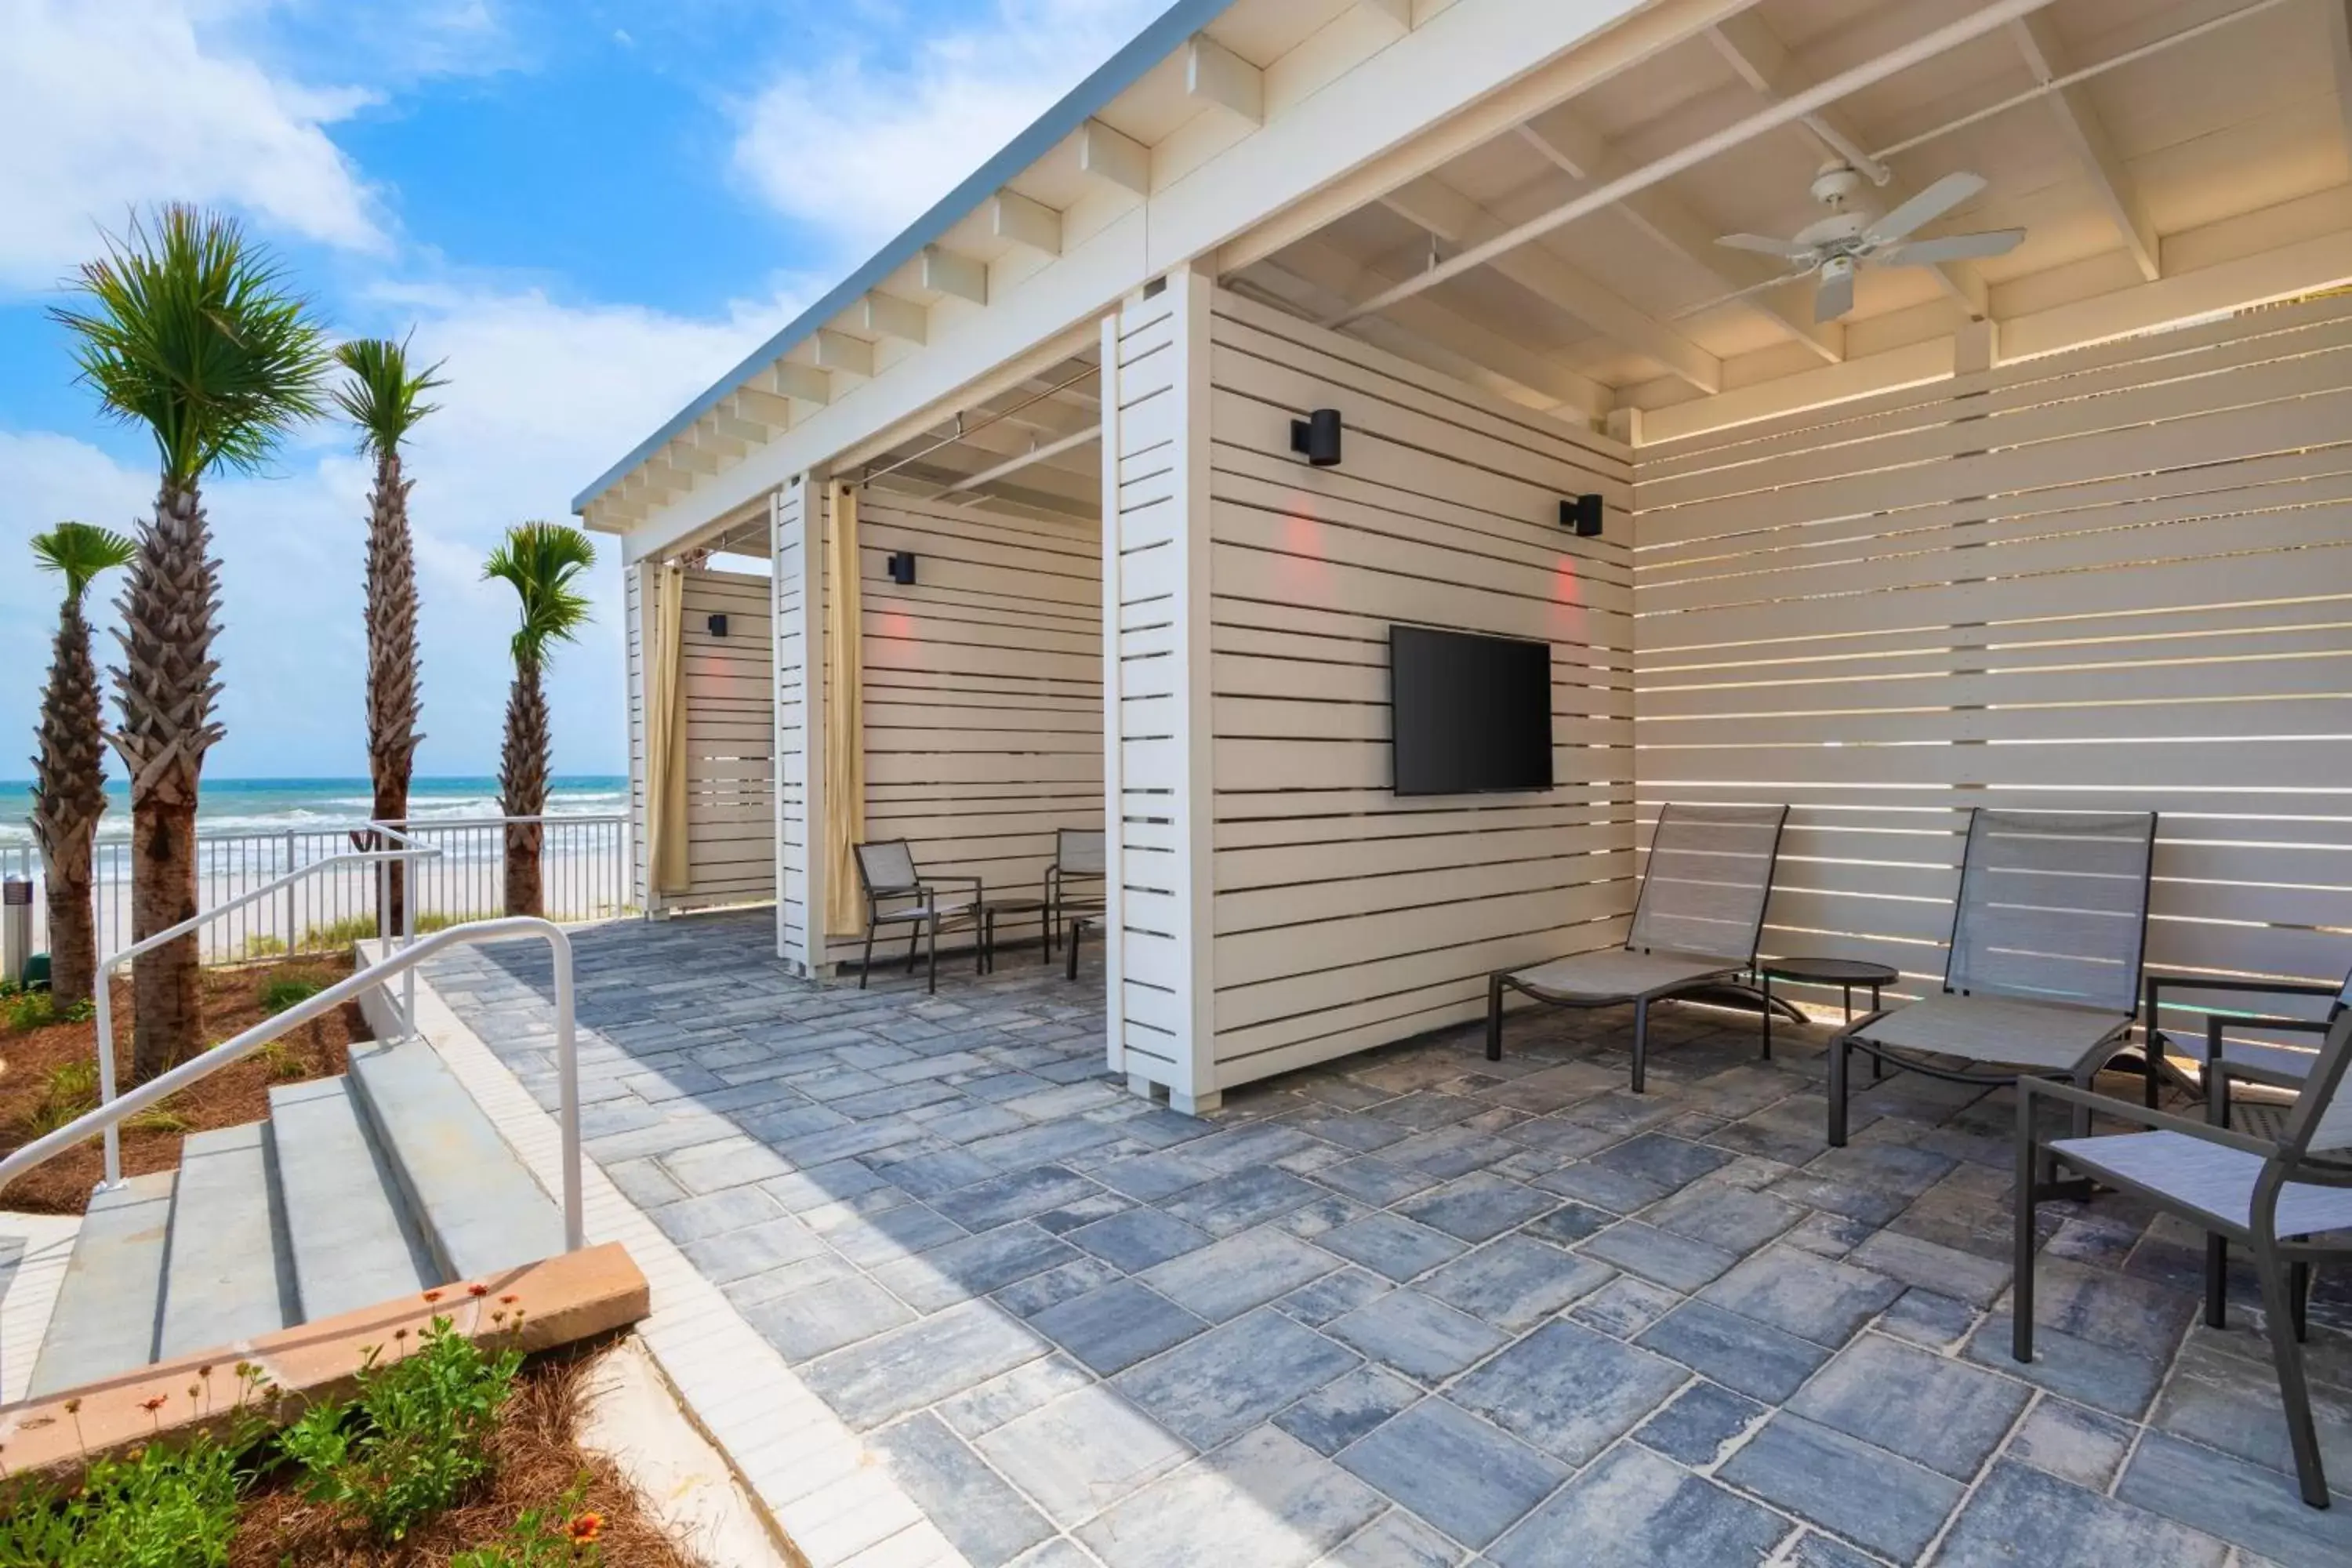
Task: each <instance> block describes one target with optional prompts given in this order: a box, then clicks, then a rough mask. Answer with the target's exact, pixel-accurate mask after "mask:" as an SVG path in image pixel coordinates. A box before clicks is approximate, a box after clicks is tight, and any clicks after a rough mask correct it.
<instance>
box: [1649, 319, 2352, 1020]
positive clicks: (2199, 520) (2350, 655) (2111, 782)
mask: <svg viewBox="0 0 2352 1568" xmlns="http://www.w3.org/2000/svg"><path fill="white" fill-rule="evenodd" d="M1635 473H1636V479H1637V481H1638V482H1637V484H1636V486H1635V492H1634V512H1635V536H1636V539H1637V542H1638V545H1639V548H1638V549H1637V550H1636V552H1635V553H1634V571H1633V607H1634V613H1635V616H1636V619H1635V639H1634V640H1635V646H1636V648H1637V650H1638V652H1637V658H1636V661H1635V668H1636V677H1637V679H1636V688H1637V693H1638V695H1637V700H1636V715H1637V717H1636V721H1635V734H1636V738H1637V747H1638V750H1637V753H1636V755H1637V764H1638V766H1637V771H1638V777H1639V782H1640V792H1641V798H1642V802H1643V814H1644V816H1650V815H1654V809H1655V806H1656V805H1657V804H1658V803H1660V802H1663V801H1667V800H1770V801H1781V800H1785V801H1788V802H1790V803H1791V804H1792V805H1793V806H1794V807H1795V810H1794V813H1793V815H1792V816H1791V817H1790V826H1789V831H1788V836H1787V838H1786V840H1785V843H1784V846H1783V848H1782V852H1781V858H1780V879H1779V889H1778V891H1777V892H1776V894H1775V896H1774V899H1773V900H1772V905H1771V909H1770V912H1769V918H1768V922H1767V928H1766V931H1765V935H1764V942H1763V946H1764V951H1765V952H1768V953H1790V952H1830V953H1838V954H1843V955H1847V956H1853V957H1868V958H1876V959H1881V960H1884V961H1885V962H1887V963H1895V964H1899V965H1901V966H1902V967H1903V969H1904V970H1905V971H1906V975H1907V976H1908V982H1907V984H1906V987H1905V989H1906V991H1910V992H1914V993H1916V992H1917V991H1919V990H1921V989H1923V988H1925V989H1932V988H1933V986H1934V984H1936V983H1937V982H1938V981H1939V980H1940V978H1941V976H1942V972H1943V963H1944V954H1943V946H1944V942H1945V940H1946V938H1947V936H1948V930H1949V926H1950V920H1951V911H1950V900H1951V898H1952V896H1953V893H1954V891H1955V889H1956V886H1957V882H1958V873H1957V866H1958V857H1959V850H1960V844H1961V840H1960V837H1959V836H1960V833H1961V831H1962V827H1963V822H1964V816H1963V814H1964V812H1965V810H1966V808H1967V807H1969V806H1970V805H2009V806H2020V805H2034V806H2046V807H2061V808H2063V807H2080V808H2088V807H2106V808H2123V809H2135V810H2138V809H2155V810H2158V811H2159V812H2161V813H2163V822H2162V826H2161V830H2160V838H2159V843H2158V851H2157V859H2156V872H2155V875H2156V881H2155V885H2154V889H2153V906H2152V909H2153V918H2152V921H2151V925H2150V928H2149V933H2148V945H2147V963H2148V964H2149V966H2150V967H2151V968H2154V969H2160V970H2165V971H2189V972H2231V973H2263V974H2278V975H2292V976H2295V977H2300V978H2324V979H2336V978H2340V977H2341V975H2342V973H2343V972H2344V970H2345V967H2346V965H2347V963H2352V783H2347V780H2352V301H2347V300H2322V301H2317V302H2314V303H2310V304H2305V305H2298V306H2292V307H2287V308H2284V309H2277V310H2258V311H2253V312H2250V313H2248V314H2246V315H2243V316H2241V317H2237V318H2233V319H2231V320H2228V321H2216V322H2209V323H2206V324H2203V325H2200V326H2198V327H2194V328H2190V329H2186V330H2182V331H2173V332H2167V333H2161V334H2157V335H2153V336H2149V337H2146V338H2141V339H2136V340H2132V341H2129V342H2117V343H2109V344H2104V345H2101V346H2099V347H2097V348H2093V349H2085V350H2082V351H2078V352H2076V353H2067V354H2059V355H2053V356H2050V357H2048V358H2044V359H2040V360H2034V361H2030V362H2025V363H2019V364H2013V365H2005V366H2000V367H1997V368H1995V369H1992V370H1990V371H1984V372H1978V373H1975V374H1966V375H1961V376H1957V377H1954V378H1952V379H1951V380H1949V381H1948V382H1945V383H1942V384H1939V385H1937V386H1934V387H1913V388H1909V389H1906V390H1905V391H1903V392H1900V393H1893V394H1888V395H1885V396H1882V397H1878V398H1874V399H1869V400H1866V401H1862V402H1857V403H1852V404H1845V405H1837V406H1835V407H1832V408H1828V409H1822V410H1819V411H1816V412H1814V413H1812V414H1811V415H1803V416H1788V417H1784V418H1782V419H1779V420H1775V421H1771V422H1769V423H1767V424H1759V425H1749V426H1742V427H1739V428H1738V429H1734V430H1730V431H1726V432H1719V433H1717V434H1713V435H1708V436H1704V437H1693V438H1690V439H1687V440H1683V441H1675V442H1671V443H1663V444H1660V445H1658V446H1655V447H1644V448H1643V450H1642V452H1641V453H1640V455H1639V459H1638V461H1637V462H1636V465H1635Z"/></svg>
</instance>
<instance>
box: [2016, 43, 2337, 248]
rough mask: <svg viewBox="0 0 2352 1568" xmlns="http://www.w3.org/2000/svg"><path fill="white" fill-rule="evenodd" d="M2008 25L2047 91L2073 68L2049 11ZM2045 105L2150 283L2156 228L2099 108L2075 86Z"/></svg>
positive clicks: (2060, 91)
mask: <svg viewBox="0 0 2352 1568" xmlns="http://www.w3.org/2000/svg"><path fill="white" fill-rule="evenodd" d="M2327 9H2328V10H2329V11H2330V12H2332V13H2334V14H2336V16H2339V17H2340V16H2342V14H2343V10H2344V7H2343V5H2341V4H2340V3H2338V0H2329V4H2328V6H2327ZM2009 26H2010V32H2011V36H2013V37H2015V38H2016V39H2017V47H2018V48H2019V50H2020V51H2021V52H2022V53H2023V54H2024V56H2025V63H2026V66H2027V68H2030V69H2031V70H2032V72H2033V79H2034V80H2036V81H2038V82H2040V83H2042V85H2043V86H2044V87H2047V86H2049V85H2050V84H2051V83H2052V82H2053V81H2055V80H2056V79H2058V78H2060V77H2062V76H2064V75H2066V74H2067V73H2068V72H2069V71H2070V70H2072V69H2073V68H2074V66H2073V62H2072V61H2071V60H2069V59H2068V58H2067V54H2066V45H2065V40H2064V39H2063V38H2061V37H2059V36H2058V30H2057V28H2055V27H2054V26H2052V25H2051V22H2050V14H2049V13H2048V12H2046V11H2043V12H2037V13H2035V14H2034V15H2032V16H2021V17H2019V18H2018V19H2017V20H2016V21H2014V22H2011V24H2010V25H2009ZM2049 102H2050V112H2051V116H2052V118H2053V119H2054V120H2055V121H2057V124H2058V133H2059V135H2060V136H2062V137H2063V138H2064V139H2065V142H2066V144H2067V146H2068V147H2069V148H2070V149H2072V150H2073V152H2074V160H2075V162H2076V163H2080V164H2082V166H2083V173H2084V174H2085V175H2087V176H2088V177H2089V179H2090V182H2091V191H2092V194H2093V195H2096V196H2097V197H2098V199H2099V205H2101V206H2102V207H2105V209H2106V213H2107V216H2108V217H2109V219H2111V220H2112V221H2113V222H2114V224H2115V226H2116V232H2117V233H2118V234H2120V235H2121V236H2122V237H2123V242H2124V248H2125V249H2126V250H2127V251H2129V252H2130V253H2131V258H2132V265H2133V266H2135V267H2137V268H2139V275H2140V277H2141V279H2144V280H2145V281H2147V282H2149V283H2153V282H2155V281H2156V280H2157V279H2158V278H2159V277H2161V276H2162V275H2163V248H2162V247H2161V246H2160V245H2159V244H2158V240H2157V236H2156V225H2155V223H2154V222H2153V221H2151V220H2150V219H2149V217H2148V216H2147V203H2146V202H2145V201H2143V200H2141V199H2140V192H2139V182H2138V181H2137V180H2136V179H2134V178H2133V177H2132V174H2131V171H2130V170H2129V169H2127V168H2126V167H2125V166H2124V161H2123V159H2122V158H2121V157H2120V156H2118V155H2117V154H2116V147H2115V143H2114V142H2112V141H2110V140H2109V139H2108V136H2107V128H2106V125H2105V121H2102V120H2101V119H2100V117H2099V110H2098V106H2097V105H2096V104H2095V103H2093V102H2092V101H2091V93H2090V89H2088V88H2087V87H2084V85H2082V84H2081V83H2079V82H2078V83H2076V84H2075V85H2074V86H2073V87H2062V88H2060V89H2057V90H2056V91H2055V92H2053V93H2052V94H2051V95H2050V99H2049Z"/></svg>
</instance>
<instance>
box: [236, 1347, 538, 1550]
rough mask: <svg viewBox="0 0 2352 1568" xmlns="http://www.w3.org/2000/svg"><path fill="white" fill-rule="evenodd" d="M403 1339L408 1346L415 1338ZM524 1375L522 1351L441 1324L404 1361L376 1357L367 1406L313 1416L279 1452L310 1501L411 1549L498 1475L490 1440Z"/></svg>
mask: <svg viewBox="0 0 2352 1568" xmlns="http://www.w3.org/2000/svg"><path fill="white" fill-rule="evenodd" d="M395 1338H396V1339H397V1340H398V1341H399V1342H401V1343H402V1344H403V1345H405V1342H406V1340H407V1331H406V1330H402V1331H400V1332H399V1334H398V1335H396V1336H395ZM521 1366H522V1353H521V1352H520V1351H517V1350H514V1349H511V1348H509V1349H506V1350H501V1351H498V1352H488V1353H486V1352H484V1351H483V1350H482V1349H481V1347H479V1346H478V1345H476V1344H475V1343H474V1342H472V1341H471V1340H468V1339H467V1338H466V1337H465V1336H464V1335H462V1334H460V1333H458V1332H457V1331H456V1330H455V1329H454V1328H453V1327H452V1326H451V1325H450V1321H449V1320H448V1319H446V1318H436V1319H434V1320H433V1324H432V1327H430V1328H428V1329H426V1330H425V1332H424V1333H423V1334H422V1335H420V1336H419V1337H418V1338H417V1341H416V1348H415V1350H413V1351H410V1352H408V1353H406V1354H405V1355H403V1356H401V1357H400V1359H398V1360H395V1361H392V1362H389V1363H387V1362H384V1361H383V1360H382V1351H381V1347H379V1348H377V1349H373V1350H371V1351H369V1352H368V1354H367V1359H366V1361H365V1362H364V1363H363V1364H362V1367H361V1369H360V1374H359V1397H358V1398H357V1399H356V1400H353V1401H352V1402H351V1403H350V1404H348V1405H318V1406H315V1407H313V1408H312V1409H311V1410H310V1411H309V1412H308V1413H307V1414H305V1415H303V1417H302V1418H301V1419H300V1420H299V1421H297V1422H296V1423H294V1425H292V1426H289V1427H288V1428H287V1429H286V1430H285V1432H284V1433H283V1434H282V1435H280V1436H279V1438H278V1447H279V1449H280V1450H281V1451H282V1452H283V1453H284V1454H285V1455H286V1457H287V1458H289V1459H291V1460H292V1461H293V1462H294V1463H295V1464H296V1465H297V1466H298V1467H299V1468H300V1469H301V1472H302V1474H301V1477H300V1479H299V1482H298V1485H299V1487H300V1488H301V1490H302V1494H303V1496H305V1497H307V1498H309V1499H310V1500H311V1501H313V1502H317V1503H322V1504H325V1505H326V1506H328V1507H331V1508H332V1509H334V1510H337V1511H338V1512H340V1513H341V1514H343V1515H344V1516H345V1517H346V1518H348V1519H351V1520H353V1521H357V1522H360V1523H362V1524H364V1525H366V1526H367V1528H368V1529H369V1530H371V1531H373V1532H374V1533H375V1535H376V1536H377V1537H379V1538H380V1539H382V1540H385V1541H398V1540H401V1539H402V1538H403V1537H404V1536H405V1535H406V1534H407V1533H408V1531H410V1530H412V1529H413V1528H415V1526H416V1525H417V1524H419V1523H421V1522H422V1521H425V1520H426V1519H429V1518H431V1517H432V1516H433V1515H434V1514H436V1513H438V1512H440V1511H441V1510H443V1509H445V1508H447V1507H448V1506H449V1505H450V1504H451V1503H452V1502H455V1501H456V1500H457V1497H458V1494H459V1493H461V1492H462V1491H464V1490H465V1489H466V1488H467V1486H468V1485H470V1484H471V1483H473V1482H474V1481H476V1480H478V1479H480V1478H481V1477H483V1476H485V1475H487V1474H488V1473H489V1469H490V1454H489V1439H490V1435H491V1433H492V1431H493V1430H494V1429H495V1428H496V1426H497V1425H498V1418H499V1410H500V1409H502V1408H503V1407H504V1406H505V1405H506V1402H507V1400H508V1398H509V1395H511V1394H513V1392H514V1379H515V1373H516V1372H517V1371H519V1370H520V1368H521Z"/></svg>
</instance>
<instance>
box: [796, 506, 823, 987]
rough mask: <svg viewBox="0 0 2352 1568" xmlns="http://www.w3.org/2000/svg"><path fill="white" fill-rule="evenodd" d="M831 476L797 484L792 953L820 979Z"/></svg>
mask: <svg viewBox="0 0 2352 1568" xmlns="http://www.w3.org/2000/svg"><path fill="white" fill-rule="evenodd" d="M826 479H827V476H826V474H825V472H824V470H823V469H822V468H810V469H808V470H807V471H805V472H803V474H801V476H800V477H799V479H797V480H796V481H795V484H794V488H795V489H798V490H799V491H800V529H801V540H800V544H801V683H802V687H803V692H802V698H801V713H802V718H801V745H802V762H801V767H802V771H803V773H804V774H805V775H806V780H805V782H804V783H803V784H802V786H801V799H802V801H803V807H802V813H803V820H802V823H801V855H802V858H803V866H802V871H801V886H802V888H803V900H804V901H803V904H802V916H801V941H802V947H801V951H800V952H797V953H793V954H791V955H790V956H792V957H793V958H797V959H798V960H799V961H800V963H801V968H802V972H803V973H806V974H809V975H811V976H814V977H817V978H823V977H824V976H825V975H828V974H830V973H833V970H832V963H831V961H830V959H829V958H828V956H827V952H826V943H825V925H826V923H827V922H826V919H825V911H826V910H827V909H829V908H830V907H831V900H832V889H830V888H829V887H827V886H826V879H827V877H828V875H829V874H830V871H831V867H830V866H829V865H828V864H827V859H828V858H827V856H826V855H825V852H824V846H825V843H826V839H825V812H826V811H827V809H828V806H827V805H826V801H825V756H824V726H825V712H824V690H825V679H824V666H825V660H826V658H828V657H830V654H829V650H828V649H827V648H826V647H825V637H824V603H825V597H824V596H825V594H826V592H827V584H826V583H825V579H824V563H825V550H824V528H825V487H826Z"/></svg>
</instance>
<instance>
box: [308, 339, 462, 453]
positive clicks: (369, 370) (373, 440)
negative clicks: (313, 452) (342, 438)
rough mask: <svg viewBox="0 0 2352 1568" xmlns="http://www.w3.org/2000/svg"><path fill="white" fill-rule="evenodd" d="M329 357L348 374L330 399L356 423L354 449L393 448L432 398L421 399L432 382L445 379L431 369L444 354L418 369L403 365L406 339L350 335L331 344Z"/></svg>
mask: <svg viewBox="0 0 2352 1568" xmlns="http://www.w3.org/2000/svg"><path fill="white" fill-rule="evenodd" d="M335 359H336V361H337V362H338V363H341V365H342V367H343V368H344V369H345V370H346V371H348V372H350V373H351V374H349V375H348V376H346V377H345V378H344V380H343V384H341V386H338V387H337V388H335V393H334V396H335V405H336V406H337V407H338V408H341V410H342V411H343V413H344V415H345V416H346V417H348V418H349V419H350V420H351V422H352V424H354V425H356V426H359V427H360V449H361V450H362V451H363V452H375V453H378V454H382V453H385V452H392V451H396V450H398V449H399V447H400V444H401V443H402V442H403V441H404V440H406V439H407V438H408V433H409V432H410V431H411V430H414V429H415V427H416V422H417V421H418V420H420V419H422V418H424V417H425V416H426V415H428V414H432V413H436V412H438V410H439V406H440V405H438V404H433V403H426V402H424V401H423V398H424V395H425V394H426V393H428V392H430V391H432V390H433V389H434V388H435V387H436V386H446V385H448V383H447V382H446V380H443V379H442V378H441V377H440V376H439V375H437V374H435V373H436V372H437V371H439V370H440V368H441V367H442V365H444V364H446V363H448V362H447V361H446V360H437V361H436V362H435V363H432V364H429V365H426V366H425V368H424V369H423V370H419V371H411V370H410V369H409V368H408V340H406V339H405V338H404V339H402V340H401V341H400V342H393V341H392V340H391V339H389V338H354V339H352V341H351V342H347V343H343V344H341V345H340V346H338V347H337V348H336V350H335Z"/></svg>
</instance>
